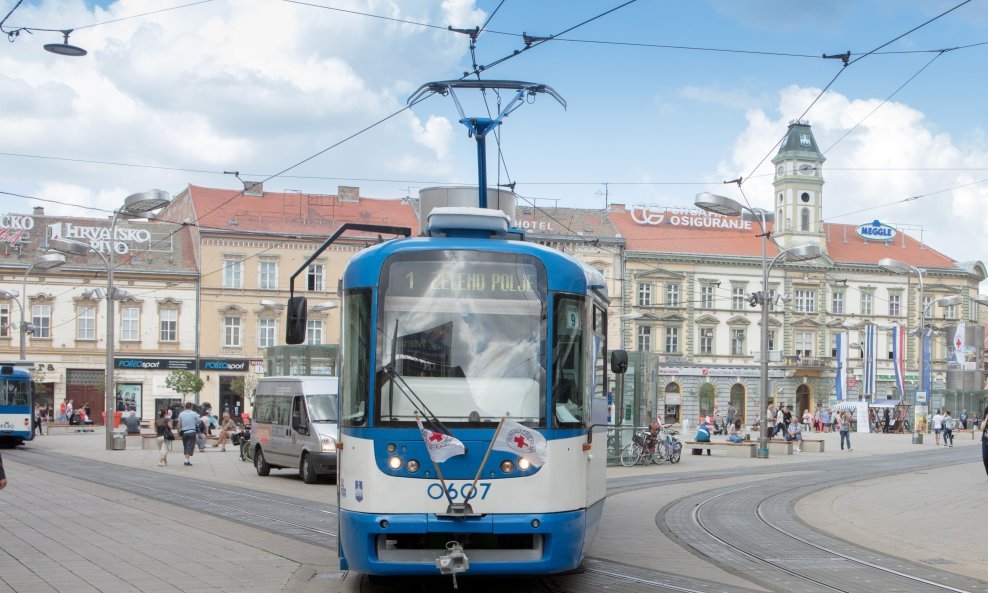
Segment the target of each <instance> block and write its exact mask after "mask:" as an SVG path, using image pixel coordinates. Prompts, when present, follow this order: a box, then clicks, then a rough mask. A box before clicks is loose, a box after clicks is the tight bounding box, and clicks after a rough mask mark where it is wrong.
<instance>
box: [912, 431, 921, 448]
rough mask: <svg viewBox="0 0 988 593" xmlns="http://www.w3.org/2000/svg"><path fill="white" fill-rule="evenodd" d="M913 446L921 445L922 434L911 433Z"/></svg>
mask: <svg viewBox="0 0 988 593" xmlns="http://www.w3.org/2000/svg"><path fill="white" fill-rule="evenodd" d="M913 444H914V445H922V444H923V433H921V432H914V433H913Z"/></svg>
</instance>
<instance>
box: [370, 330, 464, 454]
mask: <svg viewBox="0 0 988 593" xmlns="http://www.w3.org/2000/svg"><path fill="white" fill-rule="evenodd" d="M397 359H398V320H397V319H395V331H394V335H393V336H392V339H391V362H389V363H388V364H386V365H384V369H383V370H384V372H385V373H387V374H388V376H389V377H391V383H390V384H389V385H388V400H389V401H388V409H389V410H391V411H393V410H394V388H395V383H399V382H400V383H399V385H398V391H400V392H401V394H402V395H404V396H405V399H407V400H408V403H410V404H412V407H413V408H415V411H416V412H418V413H419V415H420V416H422V417H423V418H425V420H426V422H428V423H429V426H430V427H431V428H432V430H433V432H439V433H442V434H447V435H450V436H452V433H451V432H450V431H449V429H448V428H446V425H445V424H443V423H442V421H441V420H439V418H437V417H436V415H435V414H434V413H433V412H432V410H430V409H429V406H427V405H425V402H423V401H422V398H420V397H419V396H418V395H417V394H416V393H415V390H414V389H412V388H411V386H410V385H409V384H408V383H407V382H406V381H405V379H404V377H402V376H401V374H400V373H399V372H398V367H397V363H396V361H397Z"/></svg>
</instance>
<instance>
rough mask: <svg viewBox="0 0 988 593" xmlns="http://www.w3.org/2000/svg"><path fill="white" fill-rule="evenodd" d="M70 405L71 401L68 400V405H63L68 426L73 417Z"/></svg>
mask: <svg viewBox="0 0 988 593" xmlns="http://www.w3.org/2000/svg"><path fill="white" fill-rule="evenodd" d="M72 403H73V400H71V399H70V400H69V401H68V403H66V404H65V421H66V422H68V423H69V424H72V417H73V416H74V415H75V414H74V412H73V409H72Z"/></svg>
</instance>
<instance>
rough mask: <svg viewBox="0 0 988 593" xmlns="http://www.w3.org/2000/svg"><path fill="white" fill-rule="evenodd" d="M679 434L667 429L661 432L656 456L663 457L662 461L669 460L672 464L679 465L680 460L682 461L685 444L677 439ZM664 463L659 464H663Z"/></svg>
mask: <svg viewBox="0 0 988 593" xmlns="http://www.w3.org/2000/svg"><path fill="white" fill-rule="evenodd" d="M678 434H679V432H678V431H675V430H669V429H665V428H663V429H662V430H660V431H659V434H658V435H657V438H658V446H657V450H656V455H661V456H662V461H665V460H666V459H668V460H669V462H670V463H679V461H680V459H682V457H683V443H681V442H680V441H679V438H677V435H678ZM662 461H659V462H658V463H662Z"/></svg>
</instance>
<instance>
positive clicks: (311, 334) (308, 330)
mask: <svg viewBox="0 0 988 593" xmlns="http://www.w3.org/2000/svg"><path fill="white" fill-rule="evenodd" d="M305 343H306V344H322V321H320V320H318V319H310V320H308V321H306V322H305Z"/></svg>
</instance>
